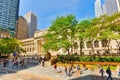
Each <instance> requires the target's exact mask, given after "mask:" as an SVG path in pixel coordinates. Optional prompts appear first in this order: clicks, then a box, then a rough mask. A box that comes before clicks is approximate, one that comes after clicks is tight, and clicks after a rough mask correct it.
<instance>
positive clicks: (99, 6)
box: [95, 0, 103, 17]
mask: <svg viewBox="0 0 120 80" xmlns="http://www.w3.org/2000/svg"><path fill="white" fill-rule="evenodd" d="M101 15H103V8H102V4H101V0H96V1H95V16H96V17H100V16H101Z"/></svg>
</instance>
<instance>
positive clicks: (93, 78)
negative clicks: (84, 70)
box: [71, 75, 120, 80]
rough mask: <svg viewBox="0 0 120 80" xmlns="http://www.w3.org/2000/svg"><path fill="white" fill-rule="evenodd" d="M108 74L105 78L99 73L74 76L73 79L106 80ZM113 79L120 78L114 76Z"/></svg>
mask: <svg viewBox="0 0 120 80" xmlns="http://www.w3.org/2000/svg"><path fill="white" fill-rule="evenodd" d="M106 78H107V76H104V78H103V79H102V78H101V77H100V76H97V75H87V76H83V77H78V78H74V79H71V80H106ZM112 80H120V78H119V79H118V78H114V77H113V79H112Z"/></svg>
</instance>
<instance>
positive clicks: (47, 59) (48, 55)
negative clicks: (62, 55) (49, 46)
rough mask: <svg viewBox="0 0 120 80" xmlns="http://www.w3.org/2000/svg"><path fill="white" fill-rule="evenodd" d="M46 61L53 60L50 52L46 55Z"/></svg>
mask: <svg viewBox="0 0 120 80" xmlns="http://www.w3.org/2000/svg"><path fill="white" fill-rule="evenodd" d="M45 59H46V61H49V60H50V59H51V53H50V52H47V53H46V55H45Z"/></svg>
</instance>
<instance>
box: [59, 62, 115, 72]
mask: <svg viewBox="0 0 120 80" xmlns="http://www.w3.org/2000/svg"><path fill="white" fill-rule="evenodd" d="M57 65H58V66H60V67H63V66H70V64H68V63H61V62H57ZM74 67H76V64H74ZM80 67H82V65H81V64H80ZM86 67H87V68H88V69H91V68H92V69H94V70H98V67H97V65H86ZM102 67H103V69H104V70H106V69H107V68H108V66H102ZM110 69H111V70H113V71H115V70H116V66H110Z"/></svg>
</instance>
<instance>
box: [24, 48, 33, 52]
mask: <svg viewBox="0 0 120 80" xmlns="http://www.w3.org/2000/svg"><path fill="white" fill-rule="evenodd" d="M25 51H27V52H33V51H34V47H33V48H25Z"/></svg>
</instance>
